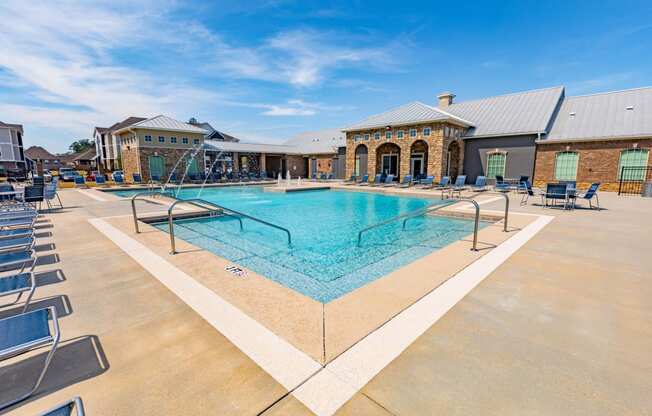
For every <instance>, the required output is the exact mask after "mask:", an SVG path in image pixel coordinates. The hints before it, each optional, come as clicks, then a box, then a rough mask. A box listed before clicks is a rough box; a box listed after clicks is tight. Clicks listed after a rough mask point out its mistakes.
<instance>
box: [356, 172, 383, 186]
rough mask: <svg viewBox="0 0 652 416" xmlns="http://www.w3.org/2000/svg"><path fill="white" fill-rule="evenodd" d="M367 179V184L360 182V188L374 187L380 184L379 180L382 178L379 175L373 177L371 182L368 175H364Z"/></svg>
mask: <svg viewBox="0 0 652 416" xmlns="http://www.w3.org/2000/svg"><path fill="white" fill-rule="evenodd" d="M365 176H366V177H367V182H360V186H376V185H378V184H379V183H380V179H381V178H382V177H383V175H381V174H380V173H379V174H378V175H376V176H374V179H373V180H372V181H370V180H369V175H365Z"/></svg>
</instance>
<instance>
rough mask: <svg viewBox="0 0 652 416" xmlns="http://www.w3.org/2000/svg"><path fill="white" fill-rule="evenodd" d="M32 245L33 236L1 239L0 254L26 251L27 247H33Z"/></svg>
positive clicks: (33, 241)
mask: <svg viewBox="0 0 652 416" xmlns="http://www.w3.org/2000/svg"><path fill="white" fill-rule="evenodd" d="M34 244H35V240H34V237H33V236H29V237H16V238H3V239H1V240H0V253H7V252H10V251H22V250H26V249H28V248H29V247H31V246H34Z"/></svg>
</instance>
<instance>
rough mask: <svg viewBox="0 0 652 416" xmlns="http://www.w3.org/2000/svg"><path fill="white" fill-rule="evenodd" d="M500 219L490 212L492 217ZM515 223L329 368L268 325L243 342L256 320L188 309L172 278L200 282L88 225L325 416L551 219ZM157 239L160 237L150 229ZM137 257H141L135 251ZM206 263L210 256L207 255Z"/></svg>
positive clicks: (189, 299) (114, 232)
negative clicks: (517, 226)
mask: <svg viewBox="0 0 652 416" xmlns="http://www.w3.org/2000/svg"><path fill="white" fill-rule="evenodd" d="M498 213H499V212H496V214H498ZM519 217H529V218H531V219H533V221H531V222H530V223H529V224H528V225H526V226H525V227H523V229H522V230H520V231H517V232H515V231H516V230H513V231H512V232H511V233H509V234H511V235H510V236H509V237H510V238H508V239H506V241H504V242H503V243H502V244H500V245H498V246H497V247H496V248H494V249H492V250H489V251H488V252H487V253H486V254H485V255H483V256H481V257H480V258H478V259H476V260H475V261H473V262H472V263H471V264H470V265H469V266H467V267H465V268H464V269H462V270H461V271H459V272H458V273H457V274H455V275H454V276H452V277H450V278H449V279H446V280H445V281H444V282H443V283H441V284H440V285H438V286H437V287H436V288H435V289H433V290H431V291H430V292H429V293H426V294H425V295H424V296H422V297H421V298H419V299H418V300H417V301H416V302H414V303H413V304H411V305H409V306H408V307H407V308H406V309H404V310H402V311H400V312H398V313H397V314H396V315H395V316H393V317H392V318H391V319H389V320H388V321H387V322H385V323H384V324H382V325H381V326H380V327H378V328H376V329H375V330H373V331H372V332H370V333H369V334H367V335H366V336H364V337H363V338H362V339H361V340H359V341H358V342H356V343H355V344H354V345H352V346H351V347H350V348H348V349H346V350H345V351H344V352H342V353H341V354H340V355H338V356H337V357H335V358H334V359H332V360H331V361H330V362H329V363H327V364H324V363H320V362H319V361H318V360H314V358H311V357H309V356H308V355H307V354H306V353H305V352H304V351H302V350H301V349H299V348H296V347H295V346H293V345H292V343H289V342H288V341H287V340H285V339H284V337H282V336H278V335H277V336H276V338H278V339H274V340H273V342H272V341H270V340H269V339H267V338H268V337H269V335H270V333H272V334H274V333H275V331H270V329H269V328H267V326H266V325H261V324H260V323H258V324H259V326H258V327H257V328H256V329H252V331H259V332H260V331H262V333H254V334H248V336H244V335H243V334H242V332H243V331H245V332H246V331H247V330H248V329H250V328H249V327H250V326H251V322H250V321H251V320H253V321H256V322H258V321H257V320H256V319H252V318H251V317H250V316H248V314H246V313H244V312H242V311H241V309H240V308H238V307H237V305H230V306H232V307H233V308H232V309H233V310H235V311H236V312H237V313H238V314H239V315H238V316H239V317H238V318H237V319H235V318H234V316H233V314H232V313H230V314H229V316H228V317H226V316H222V315H220V313H222V312H223V311H217V310H215V309H216V308H210V307H209V308H208V310H206V305H203V303H202V305H203V306H202V307H201V308H199V307H197V305H195V304H194V303H196V302H198V300H197V299H196V297H194V296H188V295H187V294H184V293H181V292H179V291H178V290H176V289H175V288H174V287H170V286H169V285H174V284H177V283H176V280H177V279H186V278H187V279H189V281H191V282H194V283H190V284H192V285H195V286H197V285H198V286H201V283H200V282H198V281H197V280H196V279H195V277H191V276H189V275H187V274H186V273H185V272H183V270H181V269H177V268H176V267H175V266H174V265H173V264H171V263H170V262H169V261H168V260H170V256H168V257H167V258H165V257H164V256H165V255H163V256H161V254H160V253H154V252H152V251H151V249H150V248H147V247H145V246H143V245H142V244H141V243H139V242H137V241H136V240H135V239H133V238H131V236H129V235H127V234H126V233H125V232H124V231H121V230H119V229H118V228H115V227H114V226H113V225H111V224H109V221H112V220H115V219H116V218H117V217H112V218H105V219H94V220H90V221H91V223H93V225H94V226H95V227H96V228H98V230H100V231H101V232H102V233H104V234H105V235H107V237H109V238H111V239H112V240H113V241H114V242H115V243H116V244H117V245H118V246H119V247H121V248H122V249H123V250H125V251H126V252H127V254H129V255H130V256H131V257H133V258H134V259H136V260H137V261H139V262H141V260H142V258H143V257H147V256H150V257H152V256H153V258H154V259H155V262H154V263H156V264H154V265H152V264H150V265H149V267H146V269H147V270H148V271H150V272H151V273H152V274H153V275H154V277H156V278H157V279H159V280H161V278H162V277H161V275H160V270H159V269H160V268H161V265H163V268H165V267H169V268H173V269H176V271H175V272H174V273H173V274H174V277H173V278H172V280H170V281H166V282H164V284H166V286H168V287H169V288H170V289H171V290H172V291H173V292H174V293H175V294H177V296H180V297H181V298H182V299H183V300H184V302H186V303H188V304H189V305H190V306H192V307H193V308H195V309H196V310H197V312H198V313H200V315H202V316H203V317H204V318H205V319H206V320H207V321H209V323H211V324H212V325H213V326H214V327H216V329H218V330H219V331H220V332H222V333H223V334H224V335H226V336H227V337H228V338H229V339H230V340H231V341H232V342H234V343H235V344H236V345H237V346H238V347H239V348H240V349H241V350H243V351H244V352H245V353H247V354H248V355H249V356H250V357H251V358H252V359H254V360H255V361H256V362H257V363H259V365H261V367H262V368H263V369H265V370H266V371H267V372H269V373H270V374H271V375H272V376H273V377H274V378H275V379H277V380H278V381H279V382H281V383H282V384H283V385H284V386H285V387H286V388H287V389H288V390H289V391H291V392H292V394H293V395H294V396H295V397H296V398H298V399H299V400H300V401H301V402H302V403H304V404H305V405H306V406H307V407H309V408H310V409H311V410H312V411H313V412H315V413H317V414H320V415H322V414H323V415H327V414H329V415H330V414H333V413H334V412H335V411H336V410H337V409H338V408H339V407H340V406H341V405H342V404H344V403H345V402H346V401H347V400H348V399H349V398H350V397H352V396H353V395H354V394H355V393H356V392H357V391H358V390H359V389H360V388H361V387H362V386H363V385H364V384H366V382H367V381H369V380H370V379H371V378H372V377H373V375H375V374H377V373H378V372H379V371H380V370H381V369H382V368H384V366H385V365H387V364H388V363H389V362H390V361H391V360H392V359H393V358H394V357H396V356H397V355H398V354H400V352H401V351H403V349H404V348H406V347H407V346H408V345H409V344H410V343H411V342H412V341H414V340H415V339H416V338H417V337H418V336H419V335H420V334H421V333H423V331H425V330H426V329H427V328H428V327H430V326H431V325H432V324H433V323H434V322H436V320H438V319H439V318H440V317H441V316H443V314H444V313H445V312H446V311H447V310H448V309H450V308H451V307H452V306H454V304H455V303H457V301H459V300H461V298H462V297H464V296H465V295H466V293H468V292H469V291H470V290H471V289H472V288H473V287H475V285H477V284H478V283H479V282H480V281H482V279H484V278H485V277H486V276H488V275H489V274H490V273H491V272H492V271H493V270H495V268H497V267H498V266H499V265H500V264H501V263H502V262H503V261H505V260H507V258H509V256H510V255H511V254H513V253H514V252H515V251H516V250H518V248H519V247H521V246H522V245H523V244H525V243H526V242H527V241H528V240H529V239H530V238H532V237H533V236H534V235H535V234H536V233H537V232H538V231H539V230H540V229H542V228H543V227H544V226H545V225H546V224H547V223H548V222H549V221H550V220H552V217H548V216H545V215H533V214H524V215H519ZM156 233H159V234H161V235H164V234H163V233H161V232H160V231H158V230H156ZM180 242H181V241H180ZM183 243H184V244H187V243H185V242H183ZM130 244H138V245H139V250H137V251H136V250H130V246H129V245H130ZM140 250H142V251H143V252H140ZM211 256H214V255H212V254H211ZM175 257H176V256H175ZM214 257H216V256H214ZM139 259H140V260H139ZM151 262H152V261H151V258H150V263H151ZM141 264H142V263H141ZM144 267H145V265H144ZM168 273H169V272H168ZM168 278H169V277H168ZM171 282H172V283H171ZM179 284H180V283H179ZM460 284H462V286H464V287H465V288H464V290H461V291H460V290H459V286H460ZM451 286H453V287H455V288H457V289H455V290H456V291H457V292H456V294H455V295H454V296H451V294H450V293H448V292H449V289H450V287H451ZM286 290H289V289H286ZM203 293H205V295H202V296H211V297H213V298H215V299H218V300H219V301H220V302H226V303H227V304H228V300H224V299H223V298H222V297H221V296H220V295H219V294H217V293H215V292H214V291H213V290H211V289H209V288H206V287H203V286H201V293H197V296H199V295H200V294H203ZM352 293H353V292H352ZM433 302H434V303H433ZM220 308H221V307H220ZM415 311H416V312H415ZM231 312H233V311H231ZM217 315H219V316H217ZM218 318H219V319H218ZM225 318H228V319H225ZM231 318H233V319H235V320H236V321H238V322H239V320H243V319H244V320H245V321H246V322H248V323H247V326H239V325H236V324H235V323H234V322H231ZM225 325H227V328H226V329H225V328H224V326H225ZM233 325H236V329H234V328H233ZM234 331H235V333H234ZM261 336H262V337H264V338H265V339H267V342H261ZM261 350H262V351H261ZM275 354H279V355H278V356H277V355H275ZM315 365H317V367H315ZM315 368H318V370H317V371H315ZM304 377H305V378H304ZM302 379H303V381H300V382H298V380H302Z"/></svg>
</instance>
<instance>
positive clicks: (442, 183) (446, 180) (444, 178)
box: [422, 176, 451, 189]
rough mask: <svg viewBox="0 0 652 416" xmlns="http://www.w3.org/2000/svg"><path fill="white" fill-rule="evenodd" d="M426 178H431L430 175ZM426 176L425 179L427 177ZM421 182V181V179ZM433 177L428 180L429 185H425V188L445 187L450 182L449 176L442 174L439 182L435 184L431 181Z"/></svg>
mask: <svg viewBox="0 0 652 416" xmlns="http://www.w3.org/2000/svg"><path fill="white" fill-rule="evenodd" d="M428 178H433V177H432V176H428ZM428 178H426V179H428ZM422 182H423V181H422ZM433 182H434V179H431V180H430V186H427V187H426V188H433V189H446V188H448V187H449V186H450V184H451V178H450V176H442V178H441V179H440V180H439V183H437V184H435V183H433Z"/></svg>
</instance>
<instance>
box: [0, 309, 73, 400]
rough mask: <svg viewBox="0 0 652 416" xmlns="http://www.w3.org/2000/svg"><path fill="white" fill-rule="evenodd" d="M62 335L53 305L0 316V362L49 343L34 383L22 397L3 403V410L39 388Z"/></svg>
mask: <svg viewBox="0 0 652 416" xmlns="http://www.w3.org/2000/svg"><path fill="white" fill-rule="evenodd" d="M50 322H52V328H50ZM60 337H61V334H60V332H59V322H58V320H57V312H56V310H55V309H54V307H49V308H45V309H37V310H35V311H31V312H27V313H21V314H19V315H14V316H10V317H9V318H4V319H0V361H4V360H7V359H9V358H13V357H16V356H19V355H22V354H25V353H27V352H29V351H32V350H34V349H36V348H42V347H44V346H47V345H49V346H50V352H49V353H48V355H47V357H46V358H45V363H44V365H43V370H41V373H40V375H39V376H38V378H37V379H36V383H34V386H33V387H32V388H31V389H30V390H29V391H28V392H27V393H25V394H23V395H21V396H20V397H17V398H15V399H13V400H11V401H9V402H6V403H2V404H0V410H1V409H5V408H7V407H9V406H13V405H14V404H16V403H19V402H21V401H23V400H25V399H27V398H28V397H30V396H31V395H32V394H34V392H36V390H38V388H39V386H40V385H41V382H42V381H43V377H44V376H45V373H46V372H47V370H48V367H49V366H50V362H51V361H52V357H53V356H54V353H55V352H56V350H57V346H58V345H59V339H60Z"/></svg>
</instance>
